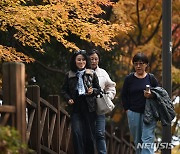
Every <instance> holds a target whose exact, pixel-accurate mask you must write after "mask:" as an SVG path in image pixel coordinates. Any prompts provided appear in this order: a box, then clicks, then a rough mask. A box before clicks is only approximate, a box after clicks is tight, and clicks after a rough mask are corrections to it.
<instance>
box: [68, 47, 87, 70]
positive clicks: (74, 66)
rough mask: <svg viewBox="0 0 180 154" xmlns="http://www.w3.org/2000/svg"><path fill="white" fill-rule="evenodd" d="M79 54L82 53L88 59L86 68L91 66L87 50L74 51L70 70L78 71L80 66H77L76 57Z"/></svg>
mask: <svg viewBox="0 0 180 154" xmlns="http://www.w3.org/2000/svg"><path fill="white" fill-rule="evenodd" d="M78 55H82V56H83V57H84V58H85V60H86V66H85V68H91V65H90V60H89V57H88V56H87V54H86V50H78V51H76V52H74V53H73V55H72V57H71V61H70V70H71V71H73V72H77V70H78V68H77V66H76V57H77V56H78Z"/></svg>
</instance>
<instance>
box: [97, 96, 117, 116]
mask: <svg viewBox="0 0 180 154" xmlns="http://www.w3.org/2000/svg"><path fill="white" fill-rule="evenodd" d="M96 103H97V110H96V112H97V114H99V115H101V114H106V113H109V112H111V111H112V110H113V109H114V107H115V105H114V104H113V102H112V101H111V99H110V98H109V97H108V94H105V93H101V94H100V95H98V96H97V98H96Z"/></svg>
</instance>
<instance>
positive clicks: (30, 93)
mask: <svg viewBox="0 0 180 154" xmlns="http://www.w3.org/2000/svg"><path fill="white" fill-rule="evenodd" d="M27 97H28V98H29V99H30V100H32V101H33V102H34V103H36V104H37V108H36V111H35V117H34V120H33V124H32V130H31V134H30V138H31V139H32V138H33V142H32V143H31V144H32V149H35V151H36V152H37V153H38V154H41V142H40V115H41V111H40V88H39V86H37V85H32V86H28V87H27Z"/></svg>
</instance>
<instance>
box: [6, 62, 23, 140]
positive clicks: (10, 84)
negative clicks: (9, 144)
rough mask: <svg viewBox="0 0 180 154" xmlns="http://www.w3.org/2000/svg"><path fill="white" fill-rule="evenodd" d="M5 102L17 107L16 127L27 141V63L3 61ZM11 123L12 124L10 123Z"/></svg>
mask: <svg viewBox="0 0 180 154" xmlns="http://www.w3.org/2000/svg"><path fill="white" fill-rule="evenodd" d="M3 104H6V105H14V106H15V108H16V115H15V127H16V128H17V130H18V131H19V133H20V135H21V139H22V142H24V143H25V141H26V103H25V65H24V64H23V63H16V62H8V63H3ZM10 125H11V124H10Z"/></svg>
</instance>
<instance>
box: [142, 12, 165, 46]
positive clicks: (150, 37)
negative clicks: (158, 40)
mask: <svg viewBox="0 0 180 154" xmlns="http://www.w3.org/2000/svg"><path fill="white" fill-rule="evenodd" d="M161 19H162V15H161V16H160V18H159V21H158V23H157V25H156V27H155V29H154V31H153V32H152V33H151V35H150V36H149V37H148V39H147V40H146V41H144V43H143V44H146V43H148V42H149V41H150V40H151V39H152V38H153V36H154V35H155V34H156V32H157V31H158V29H159V25H160V23H161Z"/></svg>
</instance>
